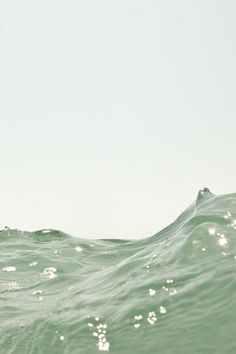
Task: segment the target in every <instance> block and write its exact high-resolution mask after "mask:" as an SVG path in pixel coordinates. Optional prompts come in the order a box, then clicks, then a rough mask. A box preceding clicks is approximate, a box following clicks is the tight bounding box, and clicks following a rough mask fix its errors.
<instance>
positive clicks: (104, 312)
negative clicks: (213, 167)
mask: <svg viewBox="0 0 236 354" xmlns="http://www.w3.org/2000/svg"><path fill="white" fill-rule="evenodd" d="M170 208H171V206H170ZM235 333H236V194H230V195H223V196H215V195H213V194H212V193H211V192H210V191H209V190H208V189H204V190H202V191H200V192H199V194H198V196H197V199H196V201H194V203H193V204H192V205H191V206H190V207H189V208H188V209H187V210H186V211H185V212H184V213H182V214H181V215H180V216H179V218H178V219H177V220H176V221H175V222H174V223H172V224H171V225H170V226H168V227H167V228H165V229H164V230H162V231H161V232H159V233H157V234H156V235H154V236H152V237H149V238H146V239H143V240H136V241H133V240H132V241H130V240H127V241H126V240H87V239H86V240H85V239H78V238H75V237H72V236H70V235H67V234H65V233H63V232H61V231H55V230H41V231H37V232H23V231H19V230H12V229H6V230H2V231H1V232H0V353H1V354H46V353H49V354H60V353H63V354H64V353H65V354H96V353H99V352H102V351H104V352H109V353H112V354H121V353H122V354H132V353H134V354H144V353H150V354H151V353H153V354H154V353H161V354H190V353H191V354H205V353H212V354H213V353H214V354H233V353H236V335H235Z"/></svg>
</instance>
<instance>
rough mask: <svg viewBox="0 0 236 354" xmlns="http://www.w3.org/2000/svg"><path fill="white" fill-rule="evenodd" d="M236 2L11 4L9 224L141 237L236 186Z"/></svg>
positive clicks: (3, 17) (32, 0) (0, 96)
mask: <svg viewBox="0 0 236 354" xmlns="http://www.w3.org/2000/svg"><path fill="white" fill-rule="evenodd" d="M235 18H236V2H235V1H233V0H232V1H230V0H224V1H223V0H222V1H219V0H207V1H206V0H197V1H193V0H182V1H173V0H169V1H168V0H167V1H163V0H143V1H139V0H133V1H131V0H119V1H118V0H117V1H114V0H99V1H98V0H93V1H92V0H83V1H82V0H47V1H46V0H37V1H36V0H21V1H19V0H9V1H6V0H0V133H1V138H0V162H1V168H0V177H1V184H0V191H1V194H0V198H1V200H0V227H1V228H2V227H4V226H5V225H7V226H9V227H12V228H19V229H22V230H29V231H30V230H37V229H41V228H56V229H61V230H63V231H65V232H67V233H70V234H72V235H74V236H78V237H91V238H98V237H99V238H101V237H106V238H109V237H110V238H115V237H122V238H126V237H127V238H140V237H146V236H150V235H152V234H154V233H156V232H157V231H160V230H161V229H162V228H163V227H165V226H167V225H168V224H169V223H170V222H172V221H173V220H174V219H176V218H177V216H178V215H179V214H180V213H181V212H182V211H183V210H184V209H185V208H186V207H187V206H188V205H189V204H190V203H191V202H192V201H193V200H194V199H195V198H196V195H197V192H198V190H199V189H200V188H202V187H204V186H207V187H209V188H210V189H211V191H212V192H213V193H215V194H224V193H231V192H235V191H236V187H235V182H236V168H235V157H236V100H235V93H236V64H235V63H236V40H235V37H236V21H235Z"/></svg>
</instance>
